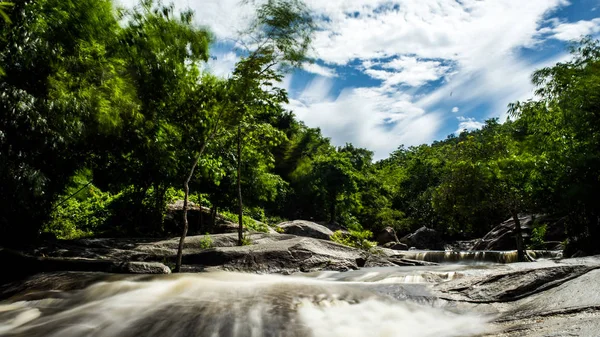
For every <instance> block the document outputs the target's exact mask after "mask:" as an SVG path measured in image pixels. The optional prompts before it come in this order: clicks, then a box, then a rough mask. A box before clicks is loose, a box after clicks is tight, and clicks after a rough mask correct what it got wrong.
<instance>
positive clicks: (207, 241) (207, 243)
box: [200, 233, 213, 249]
mask: <svg viewBox="0 0 600 337" xmlns="http://www.w3.org/2000/svg"><path fill="white" fill-rule="evenodd" d="M212 247H213V240H212V239H211V238H210V235H209V234H208V233H206V235H204V237H203V238H202V239H201V240H200V249H209V248H212Z"/></svg>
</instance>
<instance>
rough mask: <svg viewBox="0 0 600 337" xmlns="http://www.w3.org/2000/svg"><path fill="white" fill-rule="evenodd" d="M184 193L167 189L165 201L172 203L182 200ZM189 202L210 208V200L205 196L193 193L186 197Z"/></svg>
mask: <svg viewBox="0 0 600 337" xmlns="http://www.w3.org/2000/svg"><path fill="white" fill-rule="evenodd" d="M183 198H184V192H183V191H182V190H180V189H177V188H174V187H169V188H168V189H167V190H166V192H165V200H166V201H167V202H168V203H172V202H175V201H178V200H183ZM188 200H189V201H190V202H193V203H195V204H196V205H201V206H204V207H211V203H210V200H209V199H208V197H207V195H206V194H200V193H193V194H190V195H189V197H188Z"/></svg>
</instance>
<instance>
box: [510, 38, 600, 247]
mask: <svg viewBox="0 0 600 337" xmlns="http://www.w3.org/2000/svg"><path fill="white" fill-rule="evenodd" d="M571 53H572V55H573V58H572V59H571V60H569V61H567V62H560V63H557V64H556V65H554V66H552V67H548V68H543V69H540V70H538V71H536V72H535V73H534V74H533V77H532V79H533V83H534V84H535V85H536V86H537V90H536V99H535V100H529V101H526V102H516V103H514V104H511V105H510V113H511V114H512V115H513V116H514V117H516V118H518V121H517V122H518V123H519V125H520V127H521V128H523V129H524V130H526V132H527V133H528V134H530V136H529V138H530V142H531V143H532V144H533V149H534V150H535V151H536V153H537V155H538V156H541V157H542V158H544V160H543V161H541V162H540V168H539V169H540V170H541V171H543V172H545V179H546V181H549V182H550V183H548V184H546V186H545V188H546V190H545V194H546V195H548V196H551V197H550V198H548V199H542V198H540V199H539V200H540V201H543V202H544V204H543V206H544V207H543V208H544V209H546V210H551V211H552V212H553V213H559V214H566V215H567V216H568V221H567V223H568V226H567V228H566V229H567V233H568V235H569V237H570V243H571V244H570V246H572V247H577V249H581V250H582V251H584V252H587V253H597V252H599V248H598V245H597V242H598V240H599V239H600V220H599V219H600V202H599V201H598V200H599V199H598V198H597V191H598V189H599V188H600V179H599V178H598V177H600V136H599V135H600V110H599V109H598V106H600V43H599V42H598V41H597V40H592V39H590V38H586V39H584V40H583V41H581V42H580V43H577V44H574V46H573V47H572V50H571ZM568 248H569V247H568Z"/></svg>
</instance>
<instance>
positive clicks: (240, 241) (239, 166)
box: [237, 125, 244, 246]
mask: <svg viewBox="0 0 600 337" xmlns="http://www.w3.org/2000/svg"><path fill="white" fill-rule="evenodd" d="M241 174H242V126H241V125H238V136H237V190H238V246H241V245H242V244H243V238H244V233H243V232H244V227H243V226H244V224H243V223H242V218H243V213H242V180H241Z"/></svg>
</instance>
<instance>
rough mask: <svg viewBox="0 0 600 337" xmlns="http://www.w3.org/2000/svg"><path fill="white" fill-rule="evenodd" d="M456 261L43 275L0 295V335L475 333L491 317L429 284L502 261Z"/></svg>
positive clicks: (439, 336) (126, 336)
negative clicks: (281, 270)
mask: <svg viewBox="0 0 600 337" xmlns="http://www.w3.org/2000/svg"><path fill="white" fill-rule="evenodd" d="M430 256H431V254H430ZM414 257H417V256H414ZM421 258H422V259H426V256H425V255H423V256H421ZM437 258H438V259H439V256H438V257H437ZM454 260H456V257H455V256H450V257H448V261H454ZM462 262H464V263H459V264H455V263H453V264H442V265H437V266H420V267H385V268H364V269H360V270H356V271H349V272H328V271H324V272H314V273H300V274H294V275H290V276H282V275H256V274H245V273H234V272H224V271H214V272H204V273H197V274H176V275H162V276H132V275H115V274H102V273H75V272H63V273H54V274H43V275H38V276H37V278H33V279H32V280H30V281H29V282H31V284H30V285H27V287H26V288H27V290H25V291H21V292H19V293H17V294H14V295H13V296H12V297H11V298H10V299H9V300H5V301H3V302H0V336H11V337H17V336H20V337H26V336H27V337H42V336H44V337H81V336H91V337H116V336H120V337H134V336H135V337H137V336H149V337H165V336H181V337H183V336H186V337H187V336H222V337H242V336H244V337H246V336H248V337H250V336H255V337H259V336H281V337H287V336H298V337H300V336H332V337H336V336H340V337H342V336H343V337H353V336H414V337H426V336H427V337H434V336H435V337H444V336H446V337H450V336H476V335H480V334H483V333H485V332H486V331H488V330H489V328H490V327H489V323H488V322H489V321H491V320H492V319H494V316H493V315H489V314H484V313H481V312H472V311H465V310H457V309H456V308H453V307H451V306H447V303H446V302H445V301H441V300H437V299H435V297H432V296H430V292H429V289H430V287H431V286H432V285H433V284H437V283H440V282H445V281H448V280H452V279H455V278H463V277H476V276H478V275H484V274H486V273H488V272H489V271H490V270H492V269H493V270H495V271H497V270H498V269H502V268H506V265H503V264H497V263H490V262H485V258H482V257H479V258H472V259H471V260H469V258H468V257H465V260H464V261H462ZM484 262H485V263H484Z"/></svg>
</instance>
